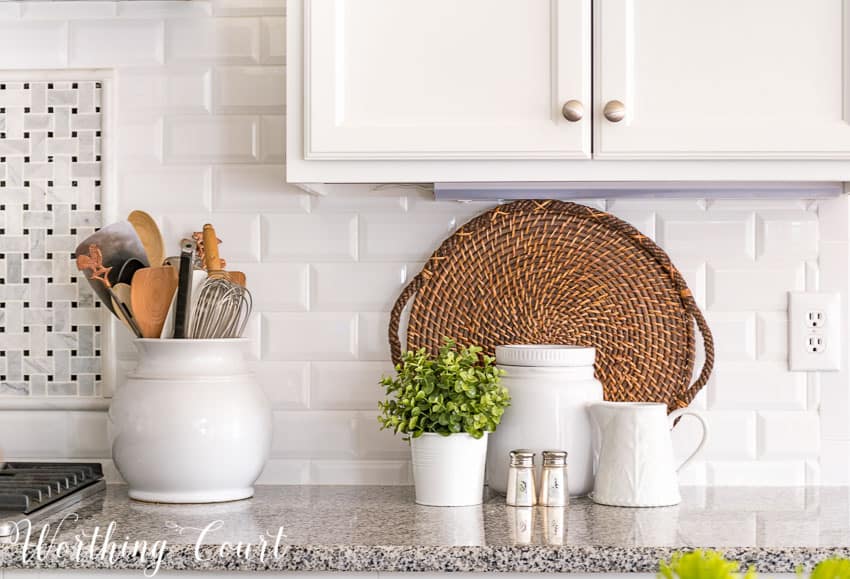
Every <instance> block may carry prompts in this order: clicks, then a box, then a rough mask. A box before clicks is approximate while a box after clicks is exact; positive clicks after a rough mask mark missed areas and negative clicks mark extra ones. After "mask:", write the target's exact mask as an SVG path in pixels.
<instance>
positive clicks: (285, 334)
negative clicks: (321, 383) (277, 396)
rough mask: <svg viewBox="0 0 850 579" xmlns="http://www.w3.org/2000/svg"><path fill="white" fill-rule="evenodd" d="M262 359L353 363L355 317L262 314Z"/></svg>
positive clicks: (350, 315)
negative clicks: (345, 361) (349, 361)
mask: <svg viewBox="0 0 850 579" xmlns="http://www.w3.org/2000/svg"><path fill="white" fill-rule="evenodd" d="M262 326H263V338H262V344H263V359H266V360H354V359H355V358H356V357H357V314H353V313H344V312H341V313H266V314H263V324H262Z"/></svg>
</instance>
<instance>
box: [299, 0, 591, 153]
mask: <svg viewBox="0 0 850 579" xmlns="http://www.w3.org/2000/svg"><path fill="white" fill-rule="evenodd" d="M303 2H304V49H305V60H304V123H305V125H304V156H305V158H307V159H524V158H533V159H547V158H555V159H558V158H564V159H571V158H588V157H589V156H590V123H591V114H590V109H591V107H590V68H591V60H590V48H591V47H590V2H591V0H303ZM570 100H576V101H579V102H580V103H582V105H583V107H584V117H583V118H582V119H581V120H578V121H575V122H570V121H568V120H566V119H565V117H564V115H563V114H562V106H563V105H564V103H565V102H566V101H570Z"/></svg>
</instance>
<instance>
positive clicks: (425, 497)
mask: <svg viewBox="0 0 850 579" xmlns="http://www.w3.org/2000/svg"><path fill="white" fill-rule="evenodd" d="M410 450H411V454H412V456H413V480H414V482H415V484H416V503H417V504H420V505H428V506H434V507H465V506H470V505H480V504H481V502H482V499H483V496H484V463H485V461H486V459H487V433H486V432H485V433H484V436H482V437H481V438H478V439H476V438H473V437H472V436H470V435H469V434H466V433H463V434H451V435H449V436H441V435H439V434H433V433H426V434H423V435H422V436H420V437H419V438H411V439H410Z"/></svg>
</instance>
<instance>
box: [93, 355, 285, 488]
mask: <svg viewBox="0 0 850 579" xmlns="http://www.w3.org/2000/svg"><path fill="white" fill-rule="evenodd" d="M248 344H249V341H248V340H246V339H222V340H159V339H139V340H135V345H136V348H137V349H138V351H139V363H138V366H137V367H136V370H135V371H134V372H132V373H131V374H129V375H128V376H127V380H126V381H125V382H124V384H123V385H121V386H119V388H118V389H117V391H116V393H115V396H114V398H113V399H112V405H111V407H110V409H109V431H110V432H109V434H110V440H111V442H112V458H113V460H114V461H115V466H116V467H117V468H118V471H119V472H120V473H121V476H123V477H124V480H126V481H127V484H128V485H129V495H130V497H131V498H133V499H138V500H142V501H151V502H162V503H211V502H219V501H231V500H237V499H245V498H248V497H251V496H253V494H254V488H253V485H254V482H255V481H256V480H257V477H259V476H260V472H261V471H262V469H263V466H264V465H265V462H266V459H267V458H268V455H269V450H270V447H271V435H272V416H271V409H270V406H269V402H268V399H267V398H266V396H265V394H264V392H263V391H262V389H261V388H260V386H259V384H258V383H257V381H256V380H255V378H254V376H253V374H251V373H250V372H249V371H248V367H247V364H246V362H245V356H244V353H245V350H246V348H247V346H248Z"/></svg>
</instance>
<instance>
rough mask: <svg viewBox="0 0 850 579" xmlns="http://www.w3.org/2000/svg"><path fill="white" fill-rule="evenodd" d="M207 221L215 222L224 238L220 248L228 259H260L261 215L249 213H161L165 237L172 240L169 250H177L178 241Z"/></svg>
mask: <svg viewBox="0 0 850 579" xmlns="http://www.w3.org/2000/svg"><path fill="white" fill-rule="evenodd" d="M204 223H212V224H213V225H214V226H215V229H216V234H217V235H218V238H219V239H220V240H221V245H220V246H219V252H220V254H221V257H222V258H224V259H225V260H227V261H228V262H252V261H258V260H259V250H260V217H259V215H252V214H250V213H216V214H215V217H214V218H213V216H211V215H209V214H204V213H170V212H163V214H162V215H161V229H162V235H163V238H164V239H167V240H169V242H168V244H167V245H166V254H168V255H176V254H177V253H178V249H179V247H178V242H179V241H180V239H182V238H184V237H191V236H192V233H194V232H198V231H201V230H202V229H203V226H204Z"/></svg>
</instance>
